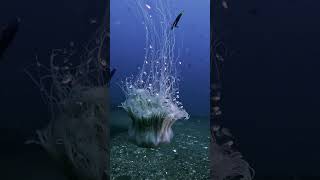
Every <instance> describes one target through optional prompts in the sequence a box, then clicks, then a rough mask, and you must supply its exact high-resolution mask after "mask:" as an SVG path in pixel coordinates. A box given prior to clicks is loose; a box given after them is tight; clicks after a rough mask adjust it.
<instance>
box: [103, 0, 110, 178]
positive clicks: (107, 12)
mask: <svg viewBox="0 0 320 180" xmlns="http://www.w3.org/2000/svg"><path fill="white" fill-rule="evenodd" d="M106 1H107V2H106V10H105V17H104V23H105V24H104V28H106V29H107V38H106V41H107V42H106V62H107V65H108V67H109V68H108V69H107V71H108V72H107V73H108V74H109V75H110V69H111V68H110V64H111V63H110V0H106ZM109 92H110V91H108V92H107V93H108V94H107V97H108V99H107V101H108V102H107V103H106V104H107V106H106V107H107V116H108V119H107V120H106V124H105V126H106V127H105V128H106V132H107V133H106V144H107V145H106V147H107V154H106V155H107V159H108V160H107V162H108V165H107V168H106V171H107V173H105V175H106V177H104V180H109V179H110V127H109V122H110V117H109V116H110V97H109V94H110V93H109Z"/></svg>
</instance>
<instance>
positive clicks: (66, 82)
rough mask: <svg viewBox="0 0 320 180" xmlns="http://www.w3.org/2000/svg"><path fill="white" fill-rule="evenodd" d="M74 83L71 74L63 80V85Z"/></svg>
mask: <svg viewBox="0 0 320 180" xmlns="http://www.w3.org/2000/svg"><path fill="white" fill-rule="evenodd" d="M71 81H72V75H71V74H67V75H66V76H65V77H64V78H63V79H62V82H61V83H62V84H68V83H70V82H71Z"/></svg>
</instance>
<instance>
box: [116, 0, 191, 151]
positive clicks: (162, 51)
mask: <svg viewBox="0 0 320 180" xmlns="http://www.w3.org/2000/svg"><path fill="white" fill-rule="evenodd" d="M146 2H147V1H145V0H135V1H134V3H135V6H136V7H137V9H138V11H139V14H140V15H141V16H142V18H143V25H144V27H145V28H144V29H145V48H144V49H145V56H144V59H143V60H142V62H143V63H142V65H141V67H140V68H139V71H138V72H137V73H136V74H135V75H134V76H129V77H127V78H126V79H125V80H124V81H123V83H122V84H121V88H122V90H123V92H124V94H125V101H124V102H123V103H122V104H121V107H122V108H123V109H124V110H125V111H126V112H127V114H128V115H129V116H130V118H131V120H132V121H131V124H130V127H129V130H128V134H129V138H130V139H131V140H133V142H135V143H136V144H137V145H138V146H143V147H156V146H158V145H160V144H162V143H170V141H171V139H172V138H173V132H172V125H173V124H174V123H175V121H177V120H179V119H189V114H188V113H187V112H186V110H185V109H184V107H183V105H182V102H181V100H180V96H179V86H178V85H179V71H178V68H179V67H178V66H179V65H180V64H181V60H180V59H179V56H177V55H176V51H177V44H178V42H176V36H175V32H176V30H175V29H173V30H171V24H172V21H173V20H174V19H175V14H174V13H173V12H172V7H171V4H170V1H168V0H165V1H162V0H156V1H153V2H152V3H151V2H149V1H148V3H146Z"/></svg>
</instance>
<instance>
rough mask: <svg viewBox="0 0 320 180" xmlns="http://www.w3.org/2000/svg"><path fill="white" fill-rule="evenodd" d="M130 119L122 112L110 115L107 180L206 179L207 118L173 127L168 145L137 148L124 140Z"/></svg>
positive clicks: (208, 136)
mask: <svg viewBox="0 0 320 180" xmlns="http://www.w3.org/2000/svg"><path fill="white" fill-rule="evenodd" d="M129 122H130V119H129V118H128V117H127V115H126V114H125V112H122V111H115V112H113V113H112V116H111V138H112V139H111V157H110V164H111V179H114V180H129V179H134V180H140V179H141V180H142V179H143V180H147V179H149V180H156V179H157V180H162V179H163V180H179V179H181V180H189V179H190V180H191V179H192V180H196V179H201V180H205V179H209V174H210V170H209V163H210V160H209V141H210V131H209V119H208V118H203V117H202V118H200V117H191V118H190V119H189V120H179V121H177V122H176V123H175V124H174V125H173V132H174V137H173V139H172V141H171V143H170V144H166V145H162V146H160V147H158V148H141V147H138V146H136V145H135V144H133V143H132V142H130V141H129V140H128V135H127V129H126V128H127V127H128V123H129Z"/></svg>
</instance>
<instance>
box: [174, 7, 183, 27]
mask: <svg viewBox="0 0 320 180" xmlns="http://www.w3.org/2000/svg"><path fill="white" fill-rule="evenodd" d="M182 14H183V11H182V12H181V13H180V14H179V15H178V16H177V17H176V19H175V20H174V22H173V23H172V26H171V30H173V28H178V22H179V21H180V18H181V16H182Z"/></svg>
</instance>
